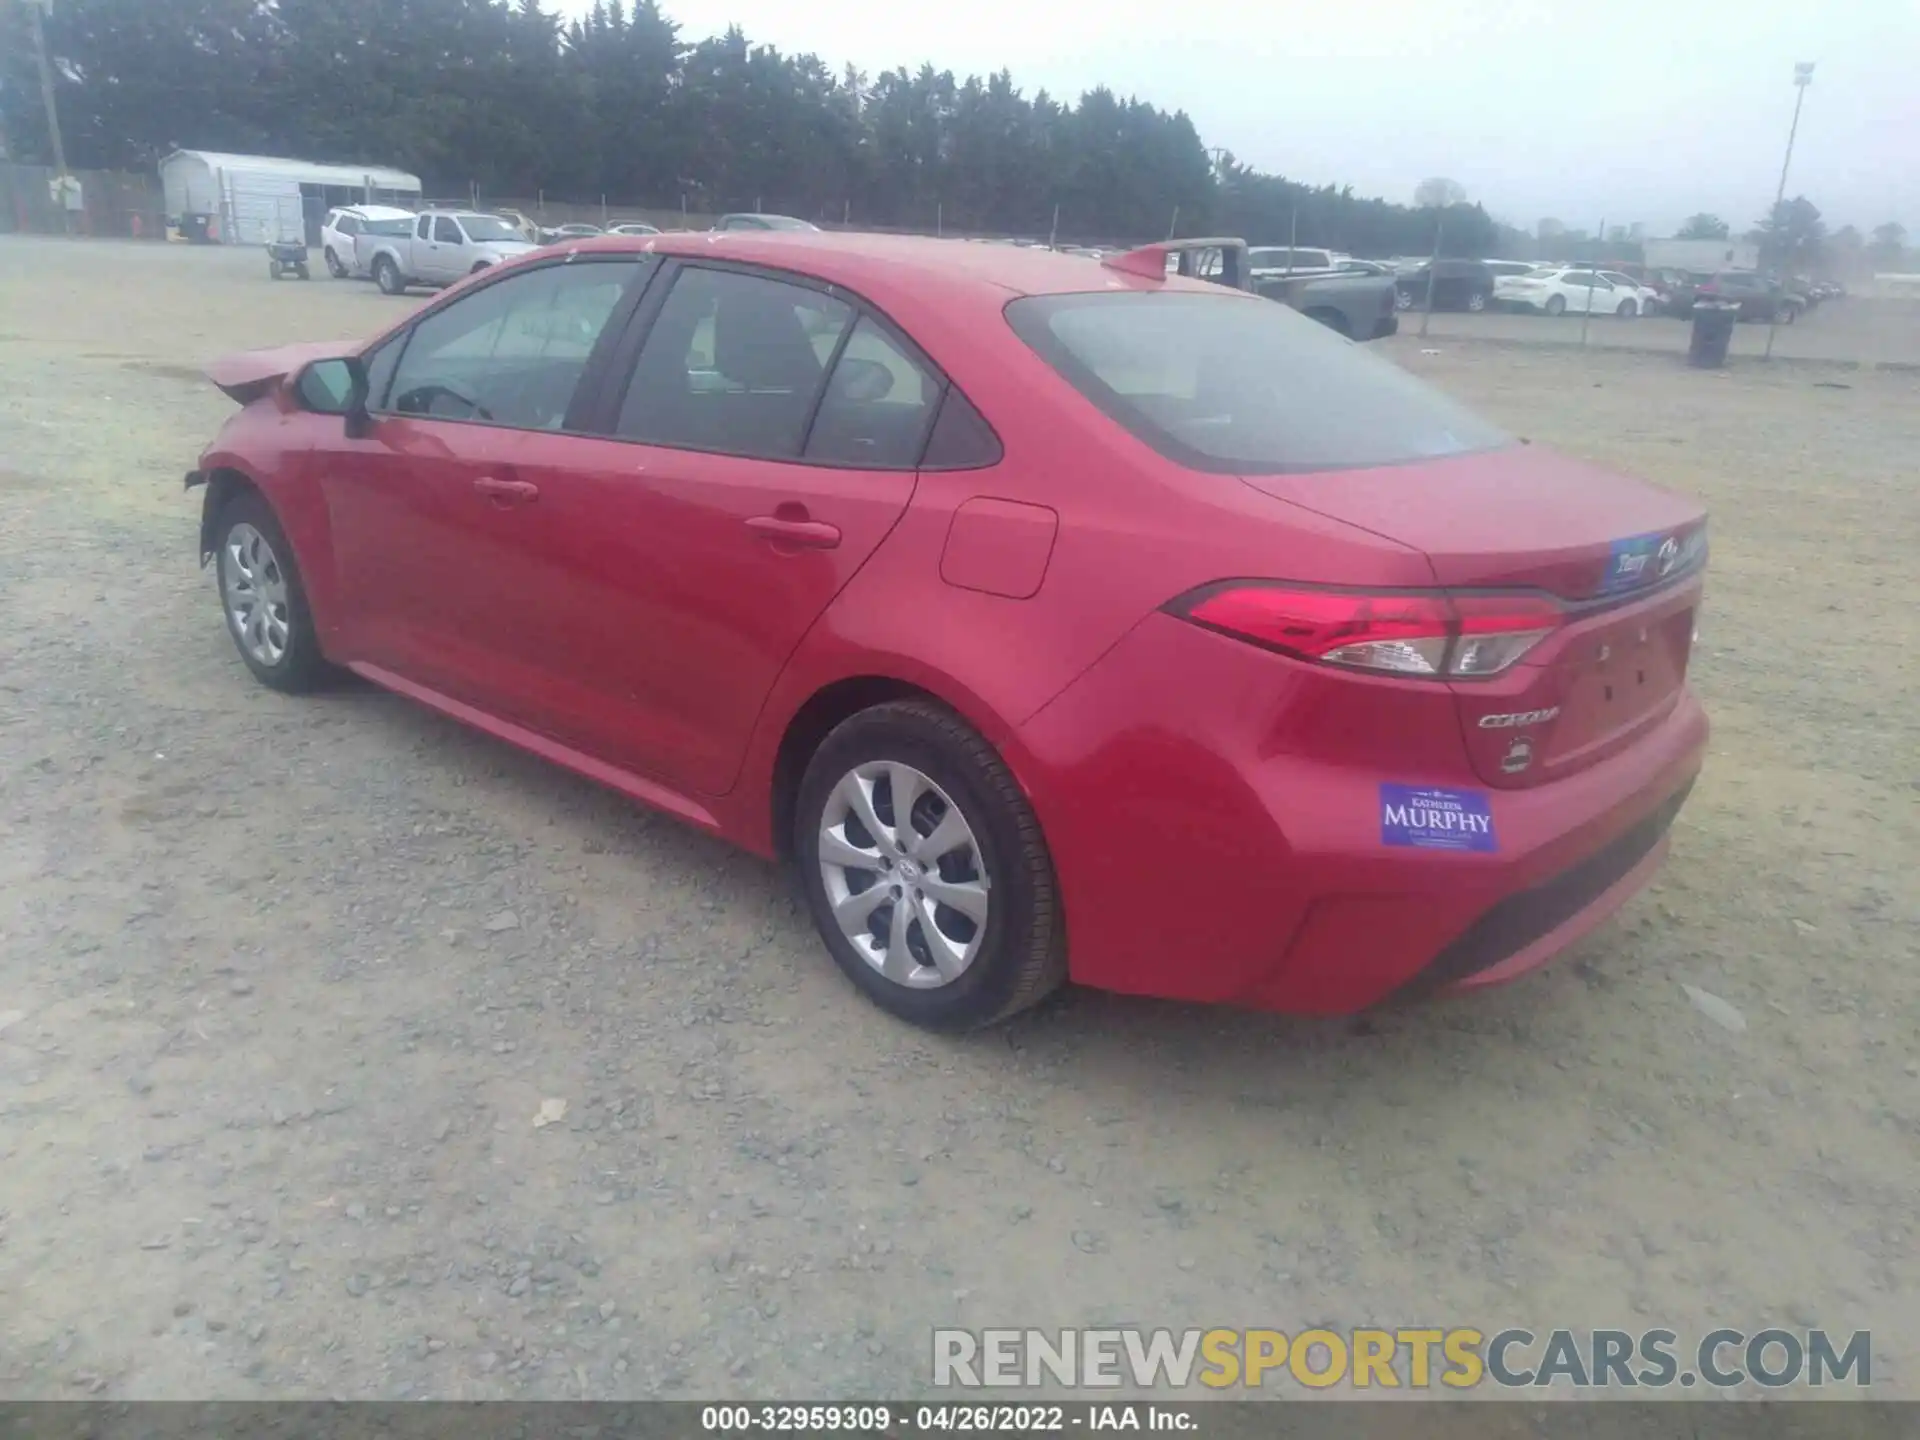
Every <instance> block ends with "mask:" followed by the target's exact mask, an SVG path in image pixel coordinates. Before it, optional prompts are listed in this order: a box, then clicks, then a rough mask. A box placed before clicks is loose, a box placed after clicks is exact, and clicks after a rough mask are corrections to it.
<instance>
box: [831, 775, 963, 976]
mask: <svg viewBox="0 0 1920 1440" xmlns="http://www.w3.org/2000/svg"><path fill="white" fill-rule="evenodd" d="M820 878H821V881H822V882H823V883H824V884H825V885H826V889H827V903H828V904H829V905H830V906H831V907H832V909H833V918H834V920H835V921H836V922H837V923H838V924H839V926H840V932H841V933H842V934H843V935H845V936H846V937H847V939H848V941H849V942H850V943H851V944H852V945H853V948H854V949H855V950H856V951H858V952H859V954H860V958H861V959H863V960H865V961H866V962H867V963H868V964H869V965H871V966H872V967H873V968H874V969H875V970H878V971H879V972H880V973H881V974H882V975H884V976H886V977H887V978H888V979H889V980H892V981H893V982H895V983H896V984H899V985H906V986H908V987H910V988H912V989H915V990H932V989H935V988H937V987H939V986H941V985H949V984H951V983H952V982H953V981H955V980H957V979H959V978H960V976H961V975H963V974H965V973H966V969H967V967H968V966H969V965H971V964H972V963H973V960H974V957H975V956H976V955H978V954H979V953H980V942H981V940H982V939H984V938H985V936H986V933H987V903H988V893H987V871H986V866H985V864H984V863H983V862H982V860H981V857H980V843H979V841H977V840H976V839H975V838H974V834H973V828H972V827H971V826H970V825H968V824H967V820H966V817H965V816H964V815H962V814H961V813H960V807H959V806H958V805H955V804H954V803H953V800H952V799H951V798H950V797H949V796H948V795H947V793H946V792H945V791H944V790H942V789H941V788H940V787H939V786H938V785H936V784H934V783H933V781H932V780H930V779H928V778H927V777H926V776H925V775H923V774H921V773H920V772H919V771H918V770H916V769H914V768H913V767H912V766H911V765H903V764H901V763H900V762H898V761H895V760H877V761H873V762H872V763H870V764H866V765H860V766H857V767H855V768H854V769H852V770H850V771H848V772H847V773H846V774H845V775H844V776H842V777H841V780H840V783H839V784H838V785H836V786H834V788H833V793H832V794H831V795H829V796H828V797H827V807H826V813H825V814H824V815H823V816H821V818H820Z"/></svg>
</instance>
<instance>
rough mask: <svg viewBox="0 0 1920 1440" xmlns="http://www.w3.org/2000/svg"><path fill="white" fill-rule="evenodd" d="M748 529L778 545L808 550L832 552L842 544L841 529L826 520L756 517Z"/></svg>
mask: <svg viewBox="0 0 1920 1440" xmlns="http://www.w3.org/2000/svg"><path fill="white" fill-rule="evenodd" d="M747 529H749V530H751V531H752V532H753V533H754V534H756V535H758V536H759V537H760V538H761V539H763V540H771V541H772V542H773V543H774V544H776V545H792V546H796V547H799V548H802V549H807V550H831V549H833V548H834V547H835V546H836V545H838V544H839V543H840V527H839V526H837V525H829V524H827V523H826V521H824V520H789V519H786V518H785V517H783V516H780V515H755V516H752V517H751V518H749V519H748V521H747Z"/></svg>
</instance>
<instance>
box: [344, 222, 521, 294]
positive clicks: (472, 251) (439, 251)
mask: <svg viewBox="0 0 1920 1440" xmlns="http://www.w3.org/2000/svg"><path fill="white" fill-rule="evenodd" d="M535 248H536V247H535V246H534V245H533V244H532V243H530V242H529V241H528V240H527V238H526V237H525V236H523V235H522V234H521V233H520V232H519V231H518V230H516V229H514V228H513V226H511V225H509V224H508V223H507V222H506V221H505V220H502V219H501V218H500V217H499V216H498V215H482V214H479V213H477V212H475V211H471V210H423V211H421V212H420V214H419V216H418V217H417V218H416V219H415V220H414V222H413V228H412V230H410V231H409V232H408V233H407V234H405V235H361V236H360V237H359V238H358V239H357V240H356V241H355V242H354V257H355V263H356V266H357V268H359V269H361V270H364V271H365V272H366V273H367V274H369V275H371V276H373V279H374V283H375V284H376V285H378V286H379V287H380V288H381V290H382V291H384V292H385V293H386V294H388V295H399V294H403V293H404V292H405V291H406V289H407V287H408V286H410V285H451V284H453V282H454V281H456V280H461V279H464V278H465V277H467V276H468V275H471V274H473V272H474V271H476V270H485V269H486V268H487V267H488V266H490V265H498V264H500V262H501V261H503V260H511V259H513V258H514V256H516V255H524V254H526V253H527V251H529V250H532V249H535Z"/></svg>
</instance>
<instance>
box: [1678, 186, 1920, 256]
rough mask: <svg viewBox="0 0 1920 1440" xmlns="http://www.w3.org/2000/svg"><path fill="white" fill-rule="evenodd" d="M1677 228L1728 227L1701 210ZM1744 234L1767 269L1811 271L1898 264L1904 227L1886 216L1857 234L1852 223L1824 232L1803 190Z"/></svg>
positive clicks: (1697, 235) (1700, 231)
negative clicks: (1865, 232)
mask: <svg viewBox="0 0 1920 1440" xmlns="http://www.w3.org/2000/svg"><path fill="white" fill-rule="evenodd" d="M1676 233H1677V238H1679V239H1681V240H1725V239H1726V238H1728V236H1730V235H1731V234H1732V233H1733V227H1732V226H1731V225H1729V224H1728V223H1727V222H1726V221H1725V220H1722V219H1721V218H1720V217H1719V216H1718V215H1714V214H1712V213H1710V212H1706V211H1702V212H1701V213H1700V214H1698V215H1690V216H1688V217H1687V220H1686V223H1685V224H1683V225H1682V226H1681V227H1680V229H1679V231H1678V232H1676ZM1746 238H1747V239H1748V240H1751V241H1753V242H1754V243H1755V244H1756V245H1758V246H1759V248H1760V263H1761V264H1762V265H1764V266H1767V267H1769V268H1776V269H1784V270H1793V271H1813V270H1819V269H1821V268H1823V267H1827V266H1831V267H1837V268H1839V269H1842V270H1857V269H1858V268H1859V267H1860V262H1861V261H1863V260H1864V261H1866V262H1869V263H1871V264H1874V265H1878V266H1886V267H1898V266H1900V265H1902V264H1904V263H1905V259H1906V249H1907V227H1906V226H1904V225H1902V224H1901V223H1900V222H1899V221H1897V220H1889V221H1887V222H1886V223H1885V224H1883V225H1876V226H1875V227H1874V228H1873V234H1872V235H1871V237H1868V236H1863V235H1862V234H1861V233H1860V231H1859V229H1858V228H1857V227H1855V226H1852V225H1842V226H1841V227H1840V228H1839V229H1838V230H1834V231H1829V230H1828V229H1827V223H1826V221H1825V220H1824V219H1822V218H1821V215H1820V207H1819V206H1817V205H1815V204H1814V203H1813V202H1812V201H1811V200H1809V199H1807V197H1806V196H1804V195H1796V196H1794V197H1793V198H1792V199H1791V200H1782V201H1781V202H1780V203H1779V204H1777V205H1775V206H1774V207H1773V208H1772V209H1771V210H1770V211H1769V212H1768V213H1767V215H1766V217H1765V218H1764V219H1762V220H1761V221H1760V222H1759V223H1758V224H1756V225H1755V226H1754V227H1753V228H1752V229H1751V230H1749V231H1747V234H1746Z"/></svg>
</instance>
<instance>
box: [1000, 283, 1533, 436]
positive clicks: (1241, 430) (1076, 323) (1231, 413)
mask: <svg viewBox="0 0 1920 1440" xmlns="http://www.w3.org/2000/svg"><path fill="white" fill-rule="evenodd" d="M1007 319H1008V321H1009V322H1010V323H1011V324H1012V326H1013V328H1014V332H1015V333H1016V334H1018V335H1019V337H1020V338H1021V339H1022V340H1024V341H1025V342H1026V343H1027V344H1028V345H1030V346H1032V347H1033V349H1034V350H1036V351H1037V352H1039V354H1040V356H1041V358H1043V359H1044V360H1046V362H1047V363H1048V364H1050V365H1051V366H1053V368H1054V369H1055V370H1058V371H1059V372H1060V374H1061V375H1062V376H1064V377H1065V378H1066V379H1067V380H1068V381H1069V382H1070V383H1071V384H1072V385H1073V386H1074V388H1075V389H1077V390H1079V391H1080V393H1081V394H1083V395H1085V396H1086V397H1087V398H1088V399H1089V400H1091V401H1093V403H1094V404H1096V405H1098V406H1099V407H1100V408H1101V409H1102V410H1104V411H1105V412H1106V413H1107V414H1108V415H1110V416H1112V417H1113V418H1114V419H1115V420H1117V421H1118V422H1119V423H1120V424H1121V425H1123V426H1125V427H1126V428H1127V429H1128V430H1130V431H1132V432H1133V434H1135V435H1136V436H1138V437H1139V438H1140V439H1141V440H1143V441H1145V442H1146V443H1147V444H1148V445H1150V446H1152V447H1153V448H1154V449H1155V450H1157V451H1159V452H1160V453H1161V454H1162V455H1164V456H1166V457H1167V458H1168V459H1170V460H1174V461H1177V462H1178V463H1180V464H1182V465H1185V466H1188V467H1189V468H1191V469H1195V470H1208V471H1215V472H1220V473H1227V474H1234V473H1242V474H1274V473H1277V472H1283V471H1292V470H1344V469H1358V468H1362V467H1370V466H1376V465H1401V464H1407V463H1410V462H1412V461H1416V460H1432V459H1438V458H1442V457H1445V456H1450V455H1466V454H1471V453H1473V452H1474V451H1479V450H1493V449H1497V448H1500V447H1502V446H1506V445H1510V444H1512V443H1513V441H1512V439H1511V437H1509V436H1508V435H1507V434H1505V432H1503V431H1501V430H1499V429H1496V428H1495V427H1494V426H1492V425H1489V424H1488V423H1487V422H1486V421H1484V420H1482V419H1480V418H1479V417H1478V416H1476V415H1474V414H1473V413H1472V412H1470V411H1468V410H1465V409H1463V408H1461V407H1460V406H1459V405H1456V404H1455V403H1454V402H1453V401H1451V400H1449V399H1448V398H1447V397H1446V396H1444V395H1442V394H1440V393H1439V392H1438V391H1437V390H1433V389H1431V388H1430V387H1428V386H1427V385H1425V384H1423V383H1422V382H1421V381H1419V380H1416V379H1414V378H1413V376H1411V375H1409V374H1407V372H1406V371H1404V370H1402V369H1401V368H1400V367H1399V366H1397V365H1395V364H1393V363H1392V362H1391V361H1389V360H1385V359H1382V358H1380V357H1379V356H1376V355H1372V354H1369V353H1368V352H1367V351H1366V349H1364V348H1363V347H1362V346H1359V345H1356V344H1351V343H1349V342H1348V341H1346V340H1344V339H1342V338H1341V337H1340V336H1338V335H1336V334H1334V333H1333V331H1331V330H1329V329H1328V328H1327V327H1326V326H1324V325H1322V324H1320V323H1319V322H1318V321H1315V320H1309V319H1307V318H1306V317H1305V316H1304V315H1301V314H1300V313H1298V312H1297V311H1294V310H1290V309H1288V308H1287V307H1286V306H1284V305H1280V304H1278V303H1277V302H1274V301H1270V300H1250V299H1245V298H1242V297H1240V296H1236V295H1227V294H1221V295H1202V294H1191V293H1168V292H1161V293H1157V294H1156V293H1141V292H1137V291H1136V292H1132V293H1128V294H1110V293H1109V294H1084V295H1034V296H1029V297H1027V298H1025V299H1022V300H1015V301H1014V302H1012V303H1011V304H1010V305H1008V306H1007Z"/></svg>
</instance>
